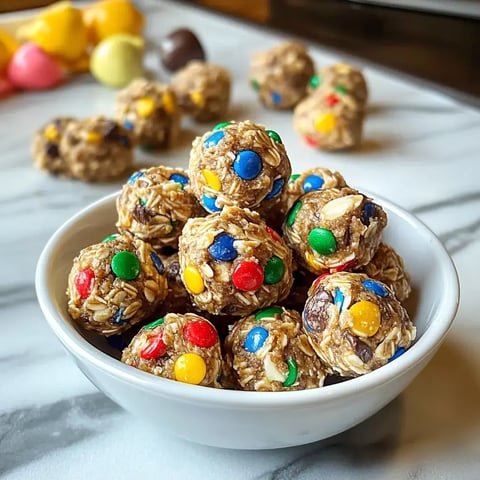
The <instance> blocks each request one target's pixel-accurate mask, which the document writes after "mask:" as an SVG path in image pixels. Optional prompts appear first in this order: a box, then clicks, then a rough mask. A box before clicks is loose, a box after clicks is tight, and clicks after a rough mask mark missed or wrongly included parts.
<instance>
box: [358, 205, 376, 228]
mask: <svg viewBox="0 0 480 480" xmlns="http://www.w3.org/2000/svg"><path fill="white" fill-rule="evenodd" d="M376 212H377V209H376V207H375V204H374V203H371V202H369V203H366V204H365V205H364V206H363V210H362V223H363V224H364V225H367V226H368V225H370V219H371V218H372V217H374V216H375V215H376Z"/></svg>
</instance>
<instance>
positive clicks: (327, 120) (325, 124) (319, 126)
mask: <svg viewBox="0 0 480 480" xmlns="http://www.w3.org/2000/svg"><path fill="white" fill-rule="evenodd" d="M336 124H337V117H336V116H335V114H333V113H331V112H326V113H322V114H321V115H320V116H318V117H317V119H316V120H315V129H316V130H318V131H319V132H321V133H330V132H331V131H332V130H333V129H334V128H335V126H336Z"/></svg>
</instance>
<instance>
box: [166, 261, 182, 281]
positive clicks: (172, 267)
mask: <svg viewBox="0 0 480 480" xmlns="http://www.w3.org/2000/svg"><path fill="white" fill-rule="evenodd" d="M167 279H168V280H175V281H178V280H180V263H179V262H172V263H170V264H169V265H168V267H167Z"/></svg>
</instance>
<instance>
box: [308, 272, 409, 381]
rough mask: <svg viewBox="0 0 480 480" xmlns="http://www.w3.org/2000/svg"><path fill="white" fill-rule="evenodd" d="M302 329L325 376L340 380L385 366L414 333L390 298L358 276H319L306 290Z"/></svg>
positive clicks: (386, 290) (388, 293) (386, 291)
mask: <svg viewBox="0 0 480 480" xmlns="http://www.w3.org/2000/svg"><path fill="white" fill-rule="evenodd" d="M303 325H304V329H305V332H306V333H307V335H308V338H309V340H310V343H311V345H312V347H313V348H314V349H315V351H316V352H317V354H318V356H319V357H320V358H321V360H322V361H323V363H324V365H325V368H326V370H327V372H328V373H331V374H339V375H341V376H345V377H357V376H359V375H363V374H365V373H368V372H371V371H372V370H375V369H377V368H379V367H381V366H382V365H385V364H386V363H387V362H388V361H390V360H392V359H394V358H396V357H397V356H399V355H401V354H402V353H403V352H404V351H405V350H406V349H407V348H408V347H409V346H410V345H411V343H412V342H413V340H414V339H415V334H416V329H415V327H414V325H413V324H412V322H411V320H410V319H409V317H408V314H407V311H406V310H405V308H404V307H403V306H402V305H401V303H400V302H399V301H398V300H397V298H396V297H395V295H394V293H393V292H392V291H391V290H390V289H389V288H388V287H387V286H386V285H384V284H383V283H380V282H378V281H376V280H372V279H371V278H369V277H367V276H366V275H363V274H360V273H346V272H340V273H334V274H331V275H326V276H324V277H319V279H318V280H317V281H315V282H314V283H313V285H312V287H311V288H310V291H309V297H308V299H307V302H306V303H305V308H304V310H303Z"/></svg>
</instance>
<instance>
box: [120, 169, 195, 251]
mask: <svg viewBox="0 0 480 480" xmlns="http://www.w3.org/2000/svg"><path fill="white" fill-rule="evenodd" d="M117 212H118V221H117V228H118V229H119V230H120V231H126V232H130V233H131V234H132V235H135V236H136V237H138V238H141V239H142V240H144V241H145V242H149V243H150V244H151V245H152V247H153V248H154V249H156V250H160V249H161V248H162V247H166V246H170V247H174V248H176V247H177V244H178V237H179V236H180V233H181V231H182V228H183V225H184V224H185V222H186V221H187V219H188V218H190V217H192V216H197V215H201V214H203V213H202V209H201V207H200V206H199V205H198V203H197V200H196V198H195V197H194V196H193V195H192V193H191V191H190V185H189V179H188V173H187V172H186V171H185V170H183V169H181V168H170V167H163V166H157V167H151V168H148V169H143V170H140V171H138V172H136V173H134V174H133V175H132V176H131V177H130V178H129V180H128V182H127V183H126V184H125V185H124V186H123V188H122V191H121V193H120V195H119V197H118V198H117Z"/></svg>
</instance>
